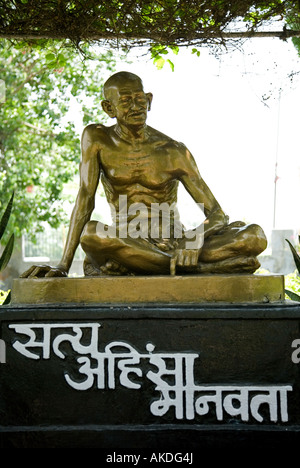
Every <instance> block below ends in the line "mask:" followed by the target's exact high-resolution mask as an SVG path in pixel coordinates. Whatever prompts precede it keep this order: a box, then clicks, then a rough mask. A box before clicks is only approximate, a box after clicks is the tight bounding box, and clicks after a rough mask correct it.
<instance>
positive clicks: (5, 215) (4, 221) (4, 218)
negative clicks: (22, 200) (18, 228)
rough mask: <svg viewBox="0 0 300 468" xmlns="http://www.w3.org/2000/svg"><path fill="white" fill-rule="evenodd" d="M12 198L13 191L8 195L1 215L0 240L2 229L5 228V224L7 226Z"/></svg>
mask: <svg viewBox="0 0 300 468" xmlns="http://www.w3.org/2000/svg"><path fill="white" fill-rule="evenodd" d="M13 199H14V193H13V194H12V196H11V197H10V200H9V202H8V205H7V207H6V210H5V212H4V213H3V216H2V218H1V221H0V240H1V239H2V236H3V234H4V231H5V229H6V226H7V223H8V220H9V217H10V213H11V209H12V205H13Z"/></svg>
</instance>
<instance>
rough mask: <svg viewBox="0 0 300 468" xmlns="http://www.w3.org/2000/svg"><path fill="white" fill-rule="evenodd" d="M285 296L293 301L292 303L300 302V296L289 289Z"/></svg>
mask: <svg viewBox="0 0 300 468" xmlns="http://www.w3.org/2000/svg"><path fill="white" fill-rule="evenodd" d="M284 291H285V294H286V295H287V296H289V298H290V299H291V300H292V301H296V302H300V296H299V295H298V294H296V293H294V292H292V291H289V290H288V289H285V290H284Z"/></svg>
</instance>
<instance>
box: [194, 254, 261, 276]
mask: <svg viewBox="0 0 300 468" xmlns="http://www.w3.org/2000/svg"><path fill="white" fill-rule="evenodd" d="M259 267H260V263H259V261H258V260H257V258H256V257H235V258H228V259H226V260H221V261H219V262H212V263H202V262H199V263H198V265H197V273H198V274H199V273H200V274H209V273H216V274H221V273H254V272H255V271H256V270H257V269H258V268H259Z"/></svg>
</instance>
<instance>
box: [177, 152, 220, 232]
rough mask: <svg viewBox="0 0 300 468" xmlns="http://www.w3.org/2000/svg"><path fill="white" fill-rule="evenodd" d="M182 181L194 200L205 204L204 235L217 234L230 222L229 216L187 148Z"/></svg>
mask: <svg viewBox="0 0 300 468" xmlns="http://www.w3.org/2000/svg"><path fill="white" fill-rule="evenodd" d="M180 181H181V182H182V184H183V186H184V187H185V189H186V190H187V192H188V193H189V194H190V195H191V197H192V198H193V200H194V201H195V202H196V203H199V204H202V206H203V210H204V215H205V218H206V219H205V222H204V226H203V227H204V237H208V236H210V235H212V234H215V233H216V232H218V231H220V230H221V229H222V228H223V227H224V226H226V225H227V224H228V216H227V215H226V214H225V213H224V211H223V209H222V208H221V206H220V204H219V203H218V201H217V200H216V198H215V196H214V195H213V193H212V191H211V190H210V188H209V187H208V185H207V184H206V183H205V181H204V180H203V178H202V177H201V175H200V174H199V170H198V167H197V165H196V162H195V160H194V158H193V156H192V155H191V153H189V151H188V150H187V149H185V152H184V161H183V164H182V173H181V176H180Z"/></svg>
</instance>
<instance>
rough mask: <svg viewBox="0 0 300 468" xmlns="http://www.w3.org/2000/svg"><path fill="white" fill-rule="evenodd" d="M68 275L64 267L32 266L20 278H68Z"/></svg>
mask: <svg viewBox="0 0 300 468" xmlns="http://www.w3.org/2000/svg"><path fill="white" fill-rule="evenodd" d="M67 275H68V273H67V272H66V270H64V269H63V268H62V267H51V266H49V265H32V266H31V267H30V268H29V269H28V270H26V271H24V273H22V274H21V275H20V278H49V277H53V276H60V277H61V276H67Z"/></svg>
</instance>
